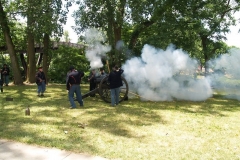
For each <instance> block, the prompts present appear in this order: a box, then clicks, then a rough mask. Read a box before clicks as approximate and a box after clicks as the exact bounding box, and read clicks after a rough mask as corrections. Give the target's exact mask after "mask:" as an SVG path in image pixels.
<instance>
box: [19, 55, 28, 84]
mask: <svg viewBox="0 0 240 160" xmlns="http://www.w3.org/2000/svg"><path fill="white" fill-rule="evenodd" d="M19 55H20V60H21V63H22V66H23V70H24V76H25V80H26V77H27V63H26V60H25V58H24V54H23V53H22V54H21V53H19Z"/></svg>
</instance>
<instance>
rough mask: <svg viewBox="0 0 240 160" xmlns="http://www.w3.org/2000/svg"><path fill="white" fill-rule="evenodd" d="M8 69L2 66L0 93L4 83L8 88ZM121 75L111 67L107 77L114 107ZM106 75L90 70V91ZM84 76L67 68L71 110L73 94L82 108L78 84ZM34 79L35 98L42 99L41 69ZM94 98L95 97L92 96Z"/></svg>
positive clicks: (43, 76) (43, 79) (101, 70)
mask: <svg viewBox="0 0 240 160" xmlns="http://www.w3.org/2000/svg"><path fill="white" fill-rule="evenodd" d="M9 72H10V69H9V67H8V66H7V65H6V64H4V65H3V68H2V69H1V76H0V89H1V92H2V86H3V84H4V83H5V85H6V86H8V83H9ZM122 73H123V70H122V69H121V68H118V67H117V66H115V67H113V71H112V72H111V73H110V74H109V76H108V81H109V83H110V90H111V105H112V106H115V105H118V103H119V93H120V87H121V86H122V85H123V84H122V79H121V75H122ZM106 75H107V74H106V73H105V71H104V69H100V74H96V71H95V70H92V71H91V73H90V75H89V78H88V81H89V82H90V91H92V90H94V89H95V88H96V83H95V81H96V80H97V78H100V79H101V78H103V77H105V76H106ZM83 76H84V72H82V71H78V70H76V69H75V68H74V66H71V67H70V68H69V72H68V73H67V78H66V87H67V90H68V98H69V101H70V104H71V107H70V108H71V109H74V108H76V104H75V102H74V94H76V100H77V101H78V103H79V104H80V106H83V100H82V95H81V88H80V83H81V79H82V77H83ZM35 78H36V84H37V96H39V97H43V96H44V92H45V90H46V76H45V73H44V72H43V67H38V71H37V73H36V75H35ZM93 96H95V95H93Z"/></svg>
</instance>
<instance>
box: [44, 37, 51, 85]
mask: <svg viewBox="0 0 240 160" xmlns="http://www.w3.org/2000/svg"><path fill="white" fill-rule="evenodd" d="M49 44H50V38H49V34H47V33H45V34H44V38H43V45H44V47H43V72H44V73H45V76H46V80H47V83H48V76H47V73H48V68H49V62H48V56H49Z"/></svg>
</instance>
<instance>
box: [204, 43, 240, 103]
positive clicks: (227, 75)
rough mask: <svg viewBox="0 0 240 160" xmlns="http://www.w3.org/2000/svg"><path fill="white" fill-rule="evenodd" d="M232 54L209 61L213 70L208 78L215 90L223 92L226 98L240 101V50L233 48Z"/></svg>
mask: <svg viewBox="0 0 240 160" xmlns="http://www.w3.org/2000/svg"><path fill="white" fill-rule="evenodd" d="M229 52H230V54H224V55H222V56H220V57H219V58H217V59H214V60H211V61H209V63H208V65H209V66H210V67H211V68H212V70H211V74H210V75H209V76H208V78H209V80H210V83H211V85H212V86H213V88H214V90H216V91H219V92H221V93H222V94H224V95H225V96H226V98H231V99H237V100H240V82H239V79H240V69H239V62H240V50H239V49H237V48H233V49H231V50H230V51H229Z"/></svg>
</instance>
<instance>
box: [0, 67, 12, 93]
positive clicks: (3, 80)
mask: <svg viewBox="0 0 240 160" xmlns="http://www.w3.org/2000/svg"><path fill="white" fill-rule="evenodd" d="M0 72H1V74H0V90H1V92H3V85H4V84H5V86H8V84H9V73H10V69H9V67H8V66H7V64H4V65H3V67H2V68H1V69H0Z"/></svg>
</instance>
